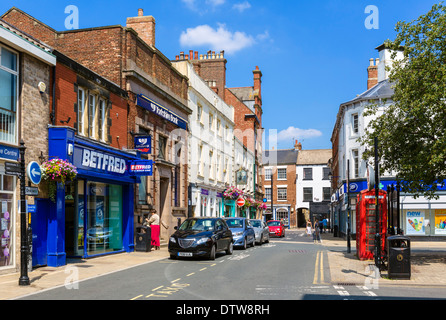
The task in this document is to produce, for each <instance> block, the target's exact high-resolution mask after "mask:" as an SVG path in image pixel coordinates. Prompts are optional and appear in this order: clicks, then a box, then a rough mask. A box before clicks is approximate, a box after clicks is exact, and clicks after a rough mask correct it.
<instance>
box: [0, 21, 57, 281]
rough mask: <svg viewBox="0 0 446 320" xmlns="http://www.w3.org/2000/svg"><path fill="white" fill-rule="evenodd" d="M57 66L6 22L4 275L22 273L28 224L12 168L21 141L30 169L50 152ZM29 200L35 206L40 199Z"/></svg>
mask: <svg viewBox="0 0 446 320" xmlns="http://www.w3.org/2000/svg"><path fill="white" fill-rule="evenodd" d="M55 65H56V57H55V56H54V55H53V54H51V52H50V48H49V47H48V46H47V45H45V44H43V43H41V42H40V41H39V40H37V39H35V38H33V37H31V36H30V35H28V34H26V33H24V32H23V31H21V30H19V29H17V28H16V27H14V26H12V25H11V24H9V23H7V22H6V21H4V20H1V19H0V197H1V201H0V202H1V211H0V239H1V242H0V274H4V273H11V272H17V271H18V270H19V266H20V262H21V255H20V252H21V250H20V249H21V245H20V241H21V239H22V238H21V232H22V229H21V226H22V223H21V222H22V221H23V220H24V221H27V220H28V219H27V218H28V217H26V216H22V215H20V213H19V208H18V202H19V200H20V180H19V179H18V177H17V176H16V175H12V174H10V173H9V172H7V171H6V163H8V164H13V165H14V164H16V165H17V164H18V163H19V146H20V141H21V140H23V141H24V143H25V147H26V150H25V165H27V164H28V163H29V162H31V161H39V160H38V159H39V155H40V154H41V152H42V153H47V152H48V144H47V142H46V139H47V138H48V130H47V125H48V122H49V110H50V106H51V104H50V92H49V89H48V88H49V87H50V85H51V80H50V77H51V73H52V70H53V68H54V66H55ZM26 180H28V179H26ZM43 193H44V190H42V189H41V188H40V189H39V194H43ZM26 200H27V201H28V204H33V203H34V197H31V196H27V197H26ZM22 219H23V220H22Z"/></svg>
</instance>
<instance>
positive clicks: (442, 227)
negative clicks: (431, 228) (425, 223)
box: [435, 209, 446, 235]
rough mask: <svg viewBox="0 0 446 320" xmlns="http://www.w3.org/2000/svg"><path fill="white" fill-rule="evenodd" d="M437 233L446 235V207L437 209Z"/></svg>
mask: <svg viewBox="0 0 446 320" xmlns="http://www.w3.org/2000/svg"><path fill="white" fill-rule="evenodd" d="M435 234H436V235H446V209H436V210H435Z"/></svg>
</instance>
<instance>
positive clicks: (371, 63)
mask: <svg viewBox="0 0 446 320" xmlns="http://www.w3.org/2000/svg"><path fill="white" fill-rule="evenodd" d="M370 66H371V67H373V66H374V60H373V58H370Z"/></svg>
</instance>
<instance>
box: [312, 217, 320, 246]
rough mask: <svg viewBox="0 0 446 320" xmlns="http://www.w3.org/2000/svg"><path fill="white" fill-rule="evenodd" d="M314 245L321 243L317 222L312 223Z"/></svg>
mask: <svg viewBox="0 0 446 320" xmlns="http://www.w3.org/2000/svg"><path fill="white" fill-rule="evenodd" d="M313 240H314V243H317V242H321V233H320V229H319V220H318V219H316V220H315V221H314V232H313Z"/></svg>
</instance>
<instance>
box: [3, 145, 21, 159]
mask: <svg viewBox="0 0 446 320" xmlns="http://www.w3.org/2000/svg"><path fill="white" fill-rule="evenodd" d="M0 158H3V159H8V160H16V161H17V160H18V159H19V148H14V147H9V146H3V145H0Z"/></svg>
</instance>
